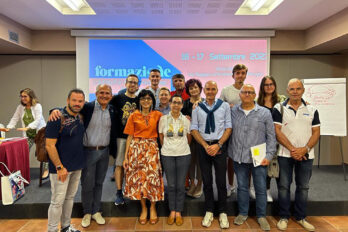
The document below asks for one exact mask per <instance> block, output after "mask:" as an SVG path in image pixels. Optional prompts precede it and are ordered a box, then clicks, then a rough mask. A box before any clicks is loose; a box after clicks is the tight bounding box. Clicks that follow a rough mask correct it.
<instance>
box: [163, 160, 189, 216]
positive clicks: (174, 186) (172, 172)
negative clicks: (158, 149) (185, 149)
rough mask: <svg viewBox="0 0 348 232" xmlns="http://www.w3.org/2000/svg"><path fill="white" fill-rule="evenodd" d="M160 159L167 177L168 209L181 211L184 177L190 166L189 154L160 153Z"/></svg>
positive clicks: (183, 195) (182, 208) (183, 199)
mask: <svg viewBox="0 0 348 232" xmlns="http://www.w3.org/2000/svg"><path fill="white" fill-rule="evenodd" d="M161 160H162V165H163V170H164V172H165V174H166V177H167V184H168V203H169V210H170V211H176V212H182V211H183V210H184V201H185V179H186V174H187V171H188V168H189V166H190V160H191V155H184V156H164V155H162V156H161Z"/></svg>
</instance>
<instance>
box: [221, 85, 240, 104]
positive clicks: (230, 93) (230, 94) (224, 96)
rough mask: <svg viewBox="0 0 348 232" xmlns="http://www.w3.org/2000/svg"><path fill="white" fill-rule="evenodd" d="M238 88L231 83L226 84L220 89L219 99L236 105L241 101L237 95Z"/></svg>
mask: <svg viewBox="0 0 348 232" xmlns="http://www.w3.org/2000/svg"><path fill="white" fill-rule="evenodd" d="M239 92H240V90H239V89H236V88H235V87H234V86H233V85H229V86H226V87H224V88H223V89H222V91H221V95H220V99H221V100H223V101H225V102H227V103H228V104H233V105H237V104H239V103H241V100H240V97H239Z"/></svg>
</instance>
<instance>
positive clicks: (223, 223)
mask: <svg viewBox="0 0 348 232" xmlns="http://www.w3.org/2000/svg"><path fill="white" fill-rule="evenodd" d="M219 222H220V228H221V229H227V228H229V227H230V223H229V222H228V218H227V214H225V213H220V215H219Z"/></svg>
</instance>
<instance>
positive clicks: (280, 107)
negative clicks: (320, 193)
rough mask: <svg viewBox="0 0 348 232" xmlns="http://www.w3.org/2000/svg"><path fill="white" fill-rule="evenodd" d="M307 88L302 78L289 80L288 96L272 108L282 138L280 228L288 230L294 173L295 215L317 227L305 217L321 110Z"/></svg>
mask: <svg viewBox="0 0 348 232" xmlns="http://www.w3.org/2000/svg"><path fill="white" fill-rule="evenodd" d="M304 91H305V89H304V87H303V83H302V82H301V81H300V80H299V79H291V80H290V81H289V83H288V88H287V92H288V96H289V98H288V99H287V100H286V101H285V102H283V103H278V104H276V105H275V106H274V110H273V112H272V116H273V121H274V125H275V130H276V135H277V140H278V142H279V149H278V162H279V179H278V202H279V216H280V220H279V222H278V223H277V227H278V229H279V230H286V229H287V225H288V219H289V218H290V205H291V201H290V186H291V183H292V180H293V173H295V183H296V192H295V207H294V217H295V219H296V221H297V223H298V224H300V225H301V226H302V227H303V228H305V229H306V230H307V231H314V230H315V228H314V226H313V225H311V224H310V223H308V222H307V221H306V219H305V218H306V209H307V199H308V190H309V180H310V178H311V175H312V167H313V160H314V149H312V148H313V147H314V146H315V144H317V142H318V140H319V137H320V120H319V113H318V111H317V110H316V109H315V108H314V107H313V106H312V105H307V104H306V102H305V101H304V100H303V99H302V95H303V93H304Z"/></svg>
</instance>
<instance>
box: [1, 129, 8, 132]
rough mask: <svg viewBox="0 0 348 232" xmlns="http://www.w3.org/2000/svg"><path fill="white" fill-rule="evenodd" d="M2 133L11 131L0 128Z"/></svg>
mask: <svg viewBox="0 0 348 232" xmlns="http://www.w3.org/2000/svg"><path fill="white" fill-rule="evenodd" d="M0 131H3V132H9V131H10V129H9V128H0Z"/></svg>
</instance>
